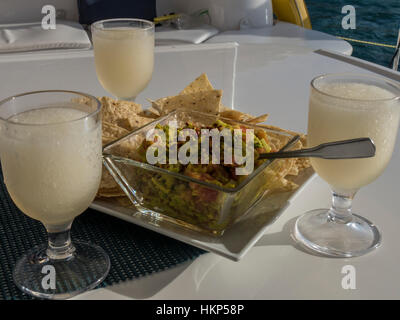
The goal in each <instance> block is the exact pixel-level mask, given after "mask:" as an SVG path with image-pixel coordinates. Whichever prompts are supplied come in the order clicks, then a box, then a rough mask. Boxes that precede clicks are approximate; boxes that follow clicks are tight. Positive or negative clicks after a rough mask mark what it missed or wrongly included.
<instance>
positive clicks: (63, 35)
mask: <svg viewBox="0 0 400 320" xmlns="http://www.w3.org/2000/svg"><path fill="white" fill-rule="evenodd" d="M90 47H91V42H90V40H89V37H88V35H87V33H86V31H85V30H84V29H83V28H82V26H81V25H80V24H79V23H77V22H72V21H63V22H59V21H57V24H56V29H54V30H52V29H49V30H44V29H43V28H42V25H41V23H40V22H33V23H19V24H0V53H1V52H20V51H34V50H44V49H71V48H72V49H85V48H87V49H89V48H90Z"/></svg>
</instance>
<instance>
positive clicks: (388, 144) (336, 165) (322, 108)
mask: <svg viewBox="0 0 400 320" xmlns="http://www.w3.org/2000/svg"><path fill="white" fill-rule="evenodd" d="M318 89H319V91H322V92H324V93H327V94H329V95H330V96H326V95H324V94H321V93H320V92H318V91H316V90H315V89H312V91H311V96H310V108H309V119H308V144H309V146H315V145H318V144H321V143H324V142H329V141H335V140H345V139H351V138H359V137H370V138H371V139H372V140H373V141H374V143H375V146H376V155H375V156H374V157H373V158H368V159H351V160H324V159H318V158H312V159H311V163H312V166H313V168H314V169H315V170H316V172H317V173H318V175H319V176H320V177H321V178H322V179H324V180H325V181H326V182H328V183H329V184H330V185H331V186H332V188H333V189H334V190H335V191H343V192H346V191H351V190H357V189H358V188H360V187H361V186H364V185H367V184H369V183H370V182H372V181H373V180H375V179H376V178H377V177H378V176H379V175H380V174H381V173H382V171H383V170H384V169H385V167H386V165H387V164H388V162H389V160H390V158H391V155H392V152H393V148H394V144H395V140H396V136H397V127H398V121H399V115H400V103H399V100H398V99H391V98H394V97H395V95H394V93H392V92H390V91H388V90H386V89H383V88H380V87H377V86H373V85H369V84H364V83H354V82H348V83H344V82H343V83H339V82H338V83H329V84H328V83H327V84H323V85H321V86H320V87H319V88H318ZM332 96H335V97H342V98H346V99H340V98H337V99H336V98H332ZM348 99H350V100H348ZM351 99H353V100H351ZM384 99H389V100H384ZM390 99H391V100H390ZM367 100H368V101H367ZM371 100H372V101H371Z"/></svg>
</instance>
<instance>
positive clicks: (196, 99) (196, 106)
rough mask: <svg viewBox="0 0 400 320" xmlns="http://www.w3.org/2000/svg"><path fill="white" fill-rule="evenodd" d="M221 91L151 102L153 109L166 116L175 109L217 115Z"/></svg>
mask: <svg viewBox="0 0 400 320" xmlns="http://www.w3.org/2000/svg"><path fill="white" fill-rule="evenodd" d="M221 96H222V90H209V91H200V92H196V93H189V94H182V95H178V96H172V97H166V98H161V99H158V100H156V101H152V103H153V107H154V108H156V109H157V110H160V111H161V112H162V114H167V113H169V112H171V111H173V110H176V109H184V110H195V111H200V112H204V113H210V114H218V111H219V104H220V102H221Z"/></svg>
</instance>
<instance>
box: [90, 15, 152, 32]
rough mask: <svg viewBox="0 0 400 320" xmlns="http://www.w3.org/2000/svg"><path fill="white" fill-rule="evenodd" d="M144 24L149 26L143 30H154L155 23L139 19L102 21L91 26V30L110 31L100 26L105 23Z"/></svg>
mask: <svg viewBox="0 0 400 320" xmlns="http://www.w3.org/2000/svg"><path fill="white" fill-rule="evenodd" d="M118 21H119V22H124V21H126V22H143V23H145V24H148V26H147V27H144V28H140V29H142V30H150V29H154V22H153V21H150V20H146V19H139V18H113V19H102V20H98V21H95V22H93V23H92V24H91V26H90V27H91V28H92V29H95V30H101V31H110V29H108V28H101V27H100V25H101V24H102V23H104V22H118Z"/></svg>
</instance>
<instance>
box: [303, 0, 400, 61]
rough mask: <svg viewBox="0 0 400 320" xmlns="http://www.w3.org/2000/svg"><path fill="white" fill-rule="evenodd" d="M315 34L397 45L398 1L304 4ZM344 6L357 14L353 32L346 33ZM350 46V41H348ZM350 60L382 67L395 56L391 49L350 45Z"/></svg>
mask: <svg viewBox="0 0 400 320" xmlns="http://www.w3.org/2000/svg"><path fill="white" fill-rule="evenodd" d="M305 3H306V5H307V9H308V12H309V14H310V18H311V24H312V27H313V29H314V30H318V31H322V32H326V33H329V34H332V35H335V36H342V37H346V38H353V39H358V40H364V41H370V42H378V43H383V44H389V45H394V46H395V45H396V43H397V35H398V32H399V28H400V0H305ZM345 5H352V6H354V8H355V12H356V29H354V30H352V29H348V30H345V29H343V27H342V19H343V17H344V16H345V15H346V14H343V13H342V8H343V7H344V6H345ZM349 42H350V41H349ZM350 44H351V45H352V46H353V56H355V57H358V58H361V59H364V60H368V61H371V62H374V63H377V64H380V65H382V66H385V67H390V68H391V65H390V61H391V59H392V57H393V55H394V53H395V49H394V48H387V47H379V46H374V45H368V44H361V43H356V42H350Z"/></svg>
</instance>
